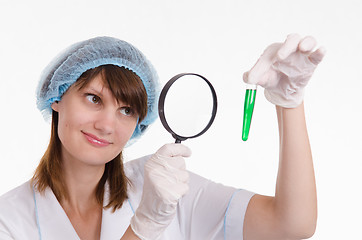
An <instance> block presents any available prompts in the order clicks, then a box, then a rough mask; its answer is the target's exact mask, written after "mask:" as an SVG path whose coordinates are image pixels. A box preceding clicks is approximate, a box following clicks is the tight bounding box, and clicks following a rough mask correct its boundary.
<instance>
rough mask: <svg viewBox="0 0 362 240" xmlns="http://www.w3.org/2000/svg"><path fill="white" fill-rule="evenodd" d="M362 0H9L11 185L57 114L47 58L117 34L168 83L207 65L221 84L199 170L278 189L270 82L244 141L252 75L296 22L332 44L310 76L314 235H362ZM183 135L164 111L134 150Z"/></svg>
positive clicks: (2, 79) (5, 73)
mask: <svg viewBox="0 0 362 240" xmlns="http://www.w3.org/2000/svg"><path fill="white" fill-rule="evenodd" d="M361 13H362V1H359V0H344V1H337V0H331V1H316V0H303V1H300V0H298V1H293V0H276V1H268V0H223V1H211V0H207V1H206V0H205V1H198V0H188V1H171V0H167V1H166V0H165V1H161V0H160V1H146V0H144V1H136V0H133V1H121V0H114V1H107V0H102V1H75V0H69V1H64V0H62V1H56V2H55V1H36V0H33V1H25V0H23V1H16V0H1V3H0V36H1V37H0V69H1V71H0V74H1V75H0V91H1V94H0V106H1V107H0V109H1V113H0V114H1V115H0V116H1V117H0V134H1V137H0V153H1V155H0V161H1V163H0V195H1V194H3V193H5V192H6V191H8V190H10V189H12V188H14V187H16V186H17V185H19V184H21V183H22V182H24V181H26V180H28V179H29V178H30V177H31V176H32V173H33V171H34V169H35V168H36V166H37V164H38V162H39V159H40V157H41V156H42V154H43V152H44V150H45V149H46V146H47V143H48V139H49V132H50V125H48V124H47V123H45V122H44V121H43V119H42V116H41V114H40V113H39V112H38V110H37V109H36V106H35V89H36V85H37V81H38V78H39V75H40V73H41V71H42V69H43V68H44V67H45V66H46V64H47V63H48V62H49V61H50V60H51V59H52V58H53V57H54V56H55V55H56V54H57V53H58V52H59V51H60V50H62V49H63V48H65V47H67V46H68V45H70V44H72V43H74V42H76V41H80V40H84V39H87V38H90V37H94V36H99V35H109V36H114V37H118V38H121V39H123V40H126V41H128V42H130V43H132V44H134V45H135V46H137V47H138V48H139V49H141V51H143V52H144V53H145V55H146V56H147V57H148V58H149V59H150V60H151V61H152V62H153V64H154V65H155V67H156V69H157V70H158V73H159V76H160V79H161V82H162V83H163V84H164V83H166V81H167V80H168V79H170V78H171V77H172V76H174V75H176V74H178V73H181V72H196V73H199V74H202V75H204V76H205V77H207V78H208V79H209V80H210V81H211V82H212V83H213V85H214V87H215V89H216V91H217V94H218V99H219V111H218V115H217V117H216V120H215V123H214V125H213V126H212V128H211V129H210V131H209V132H207V133H206V134H205V135H203V136H202V137H200V138H198V139H193V140H188V141H187V142H185V144H186V145H188V146H189V147H190V148H191V149H192V150H193V156H192V157H191V158H190V159H188V160H187V164H188V169H190V170H191V171H194V172H196V173H198V174H200V175H202V176H205V177H207V178H210V179H212V180H214V181H216V182H221V183H223V184H225V185H231V186H235V187H240V188H245V189H248V190H251V191H254V192H257V193H260V194H266V195H273V194H274V188H275V180H276V173H277V166H278V136H277V125H276V124H277V121H276V114H275V108H274V106H272V105H271V104H269V103H268V102H267V101H266V100H265V98H264V96H263V94H262V91H259V94H258V96H257V102H256V106H255V112H254V117H253V122H252V128H251V133H250V139H249V141H247V142H242V140H241V126H242V113H243V102H244V92H245V86H244V84H243V82H242V74H243V72H245V71H247V70H248V69H249V68H250V67H252V66H253V64H254V63H255V61H256V60H257V59H258V57H259V56H260V54H261V53H262V52H263V50H264V49H265V48H266V47H267V46H268V45H269V44H270V43H272V42H280V41H284V39H285V37H286V36H287V35H288V34H289V33H292V32H297V33H299V34H301V35H303V36H305V35H312V36H314V37H315V38H316V39H317V41H318V42H319V43H320V44H321V45H323V46H324V47H325V48H326V49H327V51H328V52H327V55H326V57H325V59H324V61H323V62H322V63H321V64H320V66H319V67H318V69H317V70H316V72H315V74H314V76H313V78H312V80H311V82H310V84H309V85H308V87H307V93H306V97H305V108H306V115H307V124H308V130H309V136H310V141H311V145H312V150H313V157H314V164H315V172H316V179H317V188H318V200H319V219H318V227H317V231H316V233H315V235H314V236H313V237H312V239H361V232H360V228H361V224H362V220H361V216H362V207H361V203H362V197H361V193H360V192H361V183H362V173H361V172H362V164H361V161H362V150H361V148H362V138H361V135H362V128H361V122H362V114H361V105H362V100H361V88H362V84H361V82H362V71H361V69H362V61H361V57H362V34H361V27H362V15H361ZM167 142H172V138H171V136H170V135H169V134H168V133H167V132H166V131H165V130H164V129H163V128H162V126H161V123H160V122H159V121H158V122H156V123H155V124H154V125H153V127H152V128H151V129H150V130H149V131H148V132H147V134H146V136H145V137H144V138H143V139H141V140H140V141H139V142H137V143H136V144H134V145H133V146H131V147H130V148H128V149H126V150H125V156H126V158H127V159H132V158H135V157H138V156H142V155H145V154H150V153H153V152H154V151H156V150H157V149H158V148H159V147H160V146H161V145H163V144H164V143H167Z"/></svg>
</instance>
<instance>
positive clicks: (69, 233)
mask: <svg viewBox="0 0 362 240" xmlns="http://www.w3.org/2000/svg"><path fill="white" fill-rule="evenodd" d="M148 158H149V156H146V157H143V158H140V159H137V160H133V161H130V162H127V163H125V172H126V175H127V176H128V177H129V179H130V180H131V182H132V187H130V188H129V191H128V194H129V199H128V200H126V201H125V202H124V204H123V206H122V208H121V209H119V210H117V211H116V212H114V213H112V211H111V209H107V210H103V213H102V214H103V215H102V227H101V240H113V239H120V238H121V237H122V235H123V233H124V232H125V231H126V229H127V227H128V226H129V223H130V219H131V217H132V216H133V213H134V210H135V209H137V207H138V204H139V202H140V200H141V196H142V187H143V166H144V163H145V161H146V160H147V159H148ZM108 195H109V193H108V191H107V188H106V191H105V196H104V202H105V203H107V199H108ZM252 196H253V193H251V192H248V191H245V190H237V189H234V188H231V187H226V186H223V185H221V184H216V183H214V182H211V181H209V180H207V179H204V178H202V177H200V176H198V175H195V174H193V173H190V190H189V192H188V193H187V194H186V195H185V196H184V197H183V198H182V199H181V200H180V202H179V205H178V209H177V215H176V217H175V218H174V220H173V221H172V223H171V224H170V225H169V226H168V227H167V229H166V230H165V232H164V233H163V236H162V238H161V239H163V240H166V239H172V240H181V239H182V240H184V239H187V240H200V239H207V240H208V239H231V240H233V239H243V223H244V215H245V211H246V208H247V205H248V203H249V200H250V198H251V197H252ZM0 239H1V240H8V239H19V240H20V239H21V240H25V239H31V240H35V239H40V240H58V239H59V240H64V239H67V240H72V239H75V240H76V239H79V237H78V235H77V233H76V231H75V230H74V228H73V226H72V224H71V222H70V221H69V219H68V217H67V215H66V213H65V212H64V210H63V208H62V207H61V205H60V204H59V202H58V201H57V199H56V197H55V196H54V194H53V192H52V191H51V189H49V188H48V189H47V190H46V191H45V194H40V193H39V192H37V191H36V190H34V188H33V187H32V186H31V185H30V183H29V182H26V183H24V184H23V185H21V186H19V187H17V188H15V189H13V190H11V191H10V192H8V193H6V194H4V195H3V196H1V197H0Z"/></svg>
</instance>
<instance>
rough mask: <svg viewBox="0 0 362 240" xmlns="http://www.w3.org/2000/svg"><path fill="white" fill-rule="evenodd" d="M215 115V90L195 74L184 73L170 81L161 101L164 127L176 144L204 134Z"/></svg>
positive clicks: (159, 109) (205, 80) (159, 110)
mask: <svg viewBox="0 0 362 240" xmlns="http://www.w3.org/2000/svg"><path fill="white" fill-rule="evenodd" d="M171 87H172V88H171ZM216 111H217V97H216V92H215V89H214V87H213V86H212V85H211V83H210V82H209V81H208V80H207V79H206V78H205V77H203V76H201V75H199V74H195V73H181V74H178V75H176V76H174V77H173V78H171V79H170V80H169V81H168V82H167V83H166V85H165V86H164V87H163V89H162V91H161V94H160V98H159V101H158V114H159V116H160V120H161V123H162V125H163V126H164V127H165V129H166V130H167V131H168V132H169V133H171V135H172V137H173V138H174V139H175V140H176V141H175V143H181V141H185V140H186V139H189V138H195V137H199V136H201V135H202V134H204V133H205V132H206V131H207V130H208V129H209V128H210V127H211V125H212V123H213V122H214V119H215V116H216Z"/></svg>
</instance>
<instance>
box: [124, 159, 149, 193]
mask: <svg viewBox="0 0 362 240" xmlns="http://www.w3.org/2000/svg"><path fill="white" fill-rule="evenodd" d="M150 157H151V155H147V156H144V157H141V158H137V159H134V160H131V161H128V162H125V163H124V172H125V174H126V176H127V178H128V180H129V184H130V188H129V189H128V190H129V191H128V193H129V195H130V197H133V198H136V199H140V197H141V194H142V190H143V181H144V178H143V176H144V166H145V163H146V161H147V160H148V159H149V158H150Z"/></svg>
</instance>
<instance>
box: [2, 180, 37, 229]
mask: <svg viewBox="0 0 362 240" xmlns="http://www.w3.org/2000/svg"><path fill="white" fill-rule="evenodd" d="M34 216H35V204H34V196H33V189H32V185H31V183H30V181H28V182H25V183H24V184H22V185H20V186H18V187H16V188H14V189H12V190H10V191H9V192H7V193H5V194H4V195H2V196H1V197H0V231H3V230H4V229H3V230H1V229H2V228H5V229H7V230H6V231H8V232H12V233H14V229H15V230H16V229H18V225H19V224H22V223H28V224H29V223H33V224H35V221H34ZM24 227H25V226H24Z"/></svg>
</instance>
